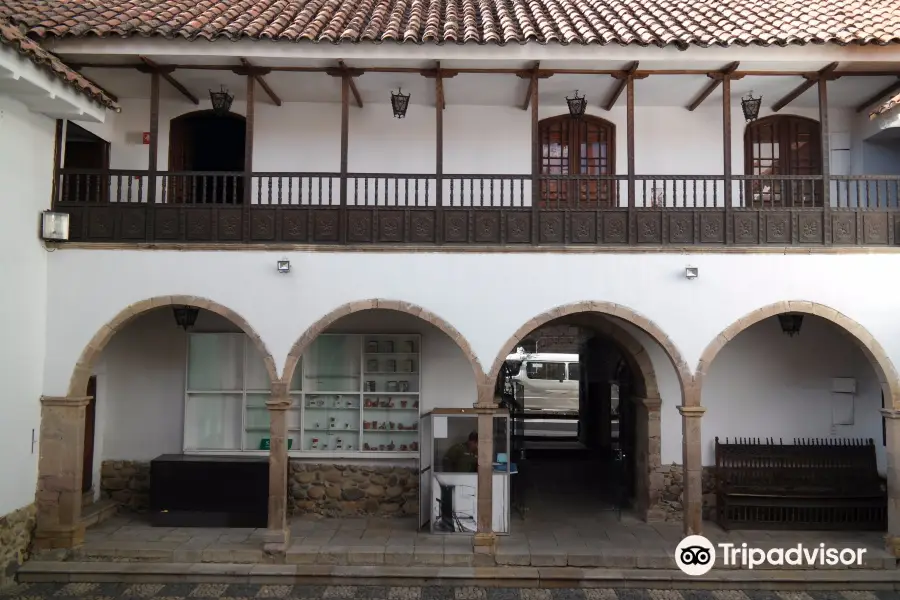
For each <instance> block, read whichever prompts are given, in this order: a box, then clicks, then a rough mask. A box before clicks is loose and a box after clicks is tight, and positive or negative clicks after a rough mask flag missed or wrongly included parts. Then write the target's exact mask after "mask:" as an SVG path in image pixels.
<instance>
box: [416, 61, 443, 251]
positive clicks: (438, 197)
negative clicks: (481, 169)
mask: <svg viewBox="0 0 900 600" xmlns="http://www.w3.org/2000/svg"><path fill="white" fill-rule="evenodd" d="M434 97H435V103H434V105H435V109H434V110H435V113H434V119H435V121H434V129H435V149H434V150H435V154H434V173H435V175H434V181H435V188H436V189H435V193H434V201H435V205H436V212H437V218H436V219H435V222H436V223H435V228H434V240H435V242H437V243H438V244H440V243H442V242H443V238H444V236H443V233H444V79H443V77H442V76H441V70H440V68H438V69H437V73H436V75H435V78H434ZM417 200H418V199H417ZM416 203H417V204H418V202H416Z"/></svg>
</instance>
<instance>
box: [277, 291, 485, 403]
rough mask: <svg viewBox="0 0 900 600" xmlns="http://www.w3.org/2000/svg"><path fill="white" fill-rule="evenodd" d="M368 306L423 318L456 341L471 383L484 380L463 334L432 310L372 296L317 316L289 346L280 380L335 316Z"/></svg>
mask: <svg viewBox="0 0 900 600" xmlns="http://www.w3.org/2000/svg"><path fill="white" fill-rule="evenodd" d="M372 309H380V310H394V311H397V312H401V313H405V314H407V315H412V316H414V317H418V318H420V319H422V320H423V321H425V322H426V323H430V324H432V325H434V326H435V327H437V328H438V329H440V330H441V331H443V332H444V333H445V334H447V336H448V337H449V338H450V339H452V340H453V341H454V342H456V345H457V346H459V349H460V350H462V352H463V354H464V355H465V357H466V360H468V361H469V364H470V365H471V367H472V371H473V372H474V374H475V383H476V385H481V384H483V382H484V369H483V368H482V366H481V362H480V361H479V360H478V357H477V356H476V355H475V352H474V351H473V350H472V346H471V345H470V344H469V342H468V340H466V338H465V337H463V335H462V334H461V333H460V332H459V331H457V330H456V328H455V327H453V326H452V325H450V324H449V323H448V322H447V321H445V320H444V319H443V318H441V317H439V316H438V315H436V314H434V313H433V312H431V311H429V310H426V309H424V308H422V307H421V306H417V305H415V304H412V303H409V302H401V301H399V300H385V299H382V298H373V299H370V300H357V301H355V302H348V303H347V304H344V305H342V306H339V307H338V308H336V309H334V310H333V311H331V312H329V313H328V314H326V315H325V316H323V317H321V318H320V319H319V320H317V321H316V322H315V323H313V324H312V325H310V326H309V327H308V328H307V329H306V331H305V332H303V335H301V336H300V338H299V339H298V340H297V341H296V342H294V345H293V346H292V347H291V351H290V352H288V355H287V358H286V359H285V362H284V370H283V371H282V380H283V381H284V382H287V383H288V384H289V383H290V381H291V378H292V377H293V375H294V369H295V368H296V366H297V362H298V361H299V360H300V357H301V356H303V353H304V352H306V350H307V348H309V345H310V344H312V342H313V340H315V339H316V338H317V337H319V335H321V334H322V333H323V332H324V331H325V330H326V329H328V328H329V327H330V326H331V325H333V324H334V323H335V322H336V321H337V320H338V319H340V318H342V317H346V316H347V315H351V314H354V313H358V312H361V311H364V310H372Z"/></svg>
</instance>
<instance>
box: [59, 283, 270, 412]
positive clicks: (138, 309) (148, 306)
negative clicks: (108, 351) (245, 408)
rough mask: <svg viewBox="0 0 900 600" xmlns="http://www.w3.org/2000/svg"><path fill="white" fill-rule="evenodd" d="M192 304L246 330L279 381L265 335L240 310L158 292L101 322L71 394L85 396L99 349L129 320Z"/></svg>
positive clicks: (74, 376)
mask: <svg viewBox="0 0 900 600" xmlns="http://www.w3.org/2000/svg"><path fill="white" fill-rule="evenodd" d="M181 305H187V306H193V307H196V308H202V309H203V310H208V311H210V312H214V313H216V314H217V315H219V316H222V317H224V318H226V319H228V320H229V321H231V322H232V323H234V324H235V325H237V326H238V327H240V328H241V330H243V332H244V333H245V334H247V336H248V337H249V338H250V339H251V340H252V342H253V345H254V346H256V348H257V349H258V350H259V351H260V353H261V354H262V356H263V361H264V363H265V365H266V372H267V373H268V374H269V378H270V379H271V380H272V381H273V382H275V381H279V379H278V372H277V371H276V370H275V360H274V359H273V358H272V355H271V354H270V353H269V350H268V348H266V345H265V343H264V342H263V341H262V338H260V337H259V335H258V334H257V333H256V332H255V331H254V330H253V328H252V327H251V326H250V324H249V323H248V322H247V320H246V319H244V317H242V316H241V315H239V314H237V313H236V312H234V311H233V310H231V309H230V308H227V307H225V306H222V305H221V304H219V303H218V302H214V301H212V300H208V299H206V298H200V297H198V296H157V297H154V298H150V299H148V300H141V301H140V302H135V303H134V304H131V305H129V306H127V307H126V308H125V309H124V310H122V311H121V312H119V314H117V315H116V316H115V317H113V318H112V320H110V321H109V322H108V323H107V324H106V325H104V326H102V327H101V328H100V330H99V331H98V332H97V333H96V334H95V335H94V337H93V338H92V339H91V341H90V342H88V344H87V346H85V348H84V350H82V351H81V356H79V357H78V362H77V363H75V369H74V371H73V372H72V377H71V379H70V380H69V392H68V395H69V396H83V395H84V394H85V390H87V385H88V379H90V376H91V371H92V370H93V367H94V362H95V361H96V360H97V357H99V356H100V353H101V352H102V351H103V348H104V347H106V344H107V343H108V342H109V340H110V339H111V338H112V336H113V335H115V333H116V332H117V331H119V330H120V329H122V327H124V326H125V325H126V324H128V323H129V322H130V321H131V320H132V319H134V318H136V317H138V316H140V315H141V314H143V313H145V312H147V311H148V310H152V309H154V308H160V307H162V306H181Z"/></svg>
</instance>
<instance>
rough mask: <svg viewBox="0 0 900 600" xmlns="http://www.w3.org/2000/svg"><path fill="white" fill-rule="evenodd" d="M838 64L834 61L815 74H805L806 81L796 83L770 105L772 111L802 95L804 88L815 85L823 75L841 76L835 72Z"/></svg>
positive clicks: (776, 110) (778, 109)
mask: <svg viewBox="0 0 900 600" xmlns="http://www.w3.org/2000/svg"><path fill="white" fill-rule="evenodd" d="M838 64H839V63H836V62H833V63H831V64H830V65H828V66H827V67H825V68H824V69H822V70H821V71H819V72H818V73H815V74H806V75H804V77H806V81H804V82H803V83H801V84H800V85H798V86H797V87H796V88H794V90H793V91H792V92H791V93H789V94H788V95H787V96H785V97H784V98H782V99H781V100H779V101H778V102H776V103H775V104H773V105H772V112H778V111H780V110H781V109H782V108H784V107H785V106H787V105H788V104H790V103H791V102H793V101H794V100H796V99H797V98H799V97H800V96H802V95H803V93H804V92H806V90H808V89H810V88H811V87H812V86H814V85H816V82H817V81H819V79H821V78H823V77H841V76H842V74H840V73H835V72H834V71H835V69H837V68H838Z"/></svg>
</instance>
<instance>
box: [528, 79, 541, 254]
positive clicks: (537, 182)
mask: <svg viewBox="0 0 900 600" xmlns="http://www.w3.org/2000/svg"><path fill="white" fill-rule="evenodd" d="M539 79H540V75H539V70H538V69H537V68H535V69H534V71H532V75H531V86H530V87H531V243H532V244H537V243H538V240H539V238H540V235H539V234H540V229H539V225H538V224H539V222H540V216H541V212H540V210H541V179H540V174H541V132H540V114H539V108H540V107H539V106H538V104H539V97H538V85H539V84H538V81H539Z"/></svg>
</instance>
